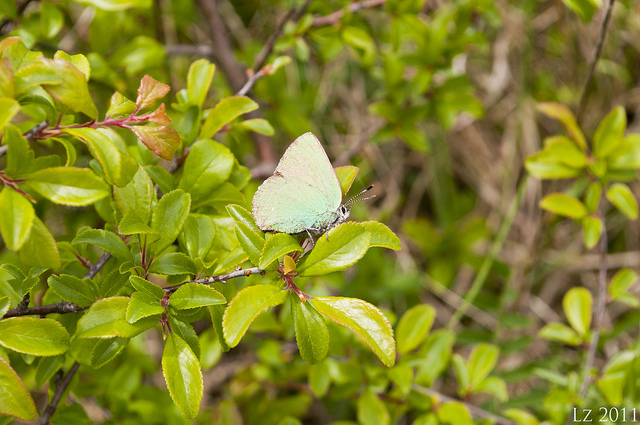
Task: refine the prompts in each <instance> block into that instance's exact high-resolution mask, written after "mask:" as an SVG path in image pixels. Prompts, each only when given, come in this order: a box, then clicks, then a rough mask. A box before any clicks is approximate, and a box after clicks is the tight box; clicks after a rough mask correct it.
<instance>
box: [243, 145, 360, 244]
mask: <svg viewBox="0 0 640 425" xmlns="http://www.w3.org/2000/svg"><path fill="white" fill-rule="evenodd" d="M372 187H373V185H371V186H369V187H368V188H366V189H365V190H363V191H362V192H360V193H359V194H357V195H356V196H354V197H353V198H351V199H350V200H349V201H347V202H346V203H344V204H343V203H342V190H341V188H340V182H339V181H338V176H337V175H336V172H335V171H334V169H333V167H332V166H331V162H329V158H328V157H327V154H326V152H325V151H324V148H323V147H322V144H320V141H319V140H318V138H317V137H316V136H314V135H313V134H312V133H305V134H303V135H302V136H300V137H298V138H297V139H296V140H294V142H293V143H292V144H291V145H290V146H289V147H288V148H287V150H286V151H285V153H284V155H283V156H282V159H280V162H279V163H278V166H277V167H276V170H275V172H274V173H273V176H271V177H269V178H268V179H267V180H265V181H264V183H262V185H261V186H260V187H259V188H258V191H257V192H256V194H255V196H254V197H253V202H252V203H251V208H252V214H253V218H254V219H255V221H256V225H257V226H258V228H259V229H260V230H263V231H267V232H280V233H288V234H292V235H294V234H301V233H304V232H306V233H307V234H308V235H309V237H310V238H311V232H313V233H324V232H326V231H327V230H330V229H331V228H333V227H335V226H337V225H339V224H340V223H342V222H344V221H345V220H346V219H347V218H348V217H349V213H350V212H351V208H350V205H351V204H352V203H353V202H355V201H357V200H360V199H358V197H359V196H360V195H362V194H363V193H364V192H366V191H367V190H369V189H371V188H372Z"/></svg>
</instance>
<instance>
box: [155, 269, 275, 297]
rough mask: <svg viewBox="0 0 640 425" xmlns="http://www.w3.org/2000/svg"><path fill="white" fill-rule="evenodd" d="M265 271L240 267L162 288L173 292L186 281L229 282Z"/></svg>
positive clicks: (262, 273)
mask: <svg viewBox="0 0 640 425" xmlns="http://www.w3.org/2000/svg"><path fill="white" fill-rule="evenodd" d="M264 273H265V271H264V270H262V269H260V268H258V267H251V268H249V269H240V268H239V269H237V270H234V271H232V272H231V273H226V274H221V275H219V276H209V277H204V278H202V279H194V280H189V281H187V282H182V283H179V284H177V285H173V286H169V287H167V288H162V289H163V290H164V292H167V293H173V292H175V291H176V290H177V289H178V288H180V287H181V286H182V285H184V284H185V283H202V284H207V283H214V282H222V283H227V280H229V279H234V278H236V277H246V276H251V275H252V274H261V275H263V276H264Z"/></svg>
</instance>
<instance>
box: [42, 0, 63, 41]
mask: <svg viewBox="0 0 640 425" xmlns="http://www.w3.org/2000/svg"><path fill="white" fill-rule="evenodd" d="M63 25H64V16H63V15H62V12H61V11H60V9H58V8H57V7H56V5H54V4H53V3H51V2H48V1H45V2H43V3H41V5H40V28H41V29H42V35H43V36H44V38H53V37H55V36H56V35H57V34H58V33H59V32H60V30H61V29H62V26H63Z"/></svg>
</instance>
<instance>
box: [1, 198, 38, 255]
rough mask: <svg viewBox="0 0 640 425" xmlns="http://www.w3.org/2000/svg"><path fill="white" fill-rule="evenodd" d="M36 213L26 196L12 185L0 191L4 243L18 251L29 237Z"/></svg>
mask: <svg viewBox="0 0 640 425" xmlns="http://www.w3.org/2000/svg"><path fill="white" fill-rule="evenodd" d="M35 215H36V213H35V210H34V209H33V205H31V202H29V201H28V200H27V199H26V198H25V197H24V196H22V195H21V194H20V193H18V192H16V191H15V190H13V189H12V188H10V187H5V188H4V189H2V190H1V191H0V233H2V238H3V239H4V243H5V244H6V245H7V248H9V249H10V250H12V251H17V250H19V249H20V248H22V246H23V245H24V243H25V242H26V241H27V238H28V237H29V233H30V232H31V226H32V225H33V218H34V217H35Z"/></svg>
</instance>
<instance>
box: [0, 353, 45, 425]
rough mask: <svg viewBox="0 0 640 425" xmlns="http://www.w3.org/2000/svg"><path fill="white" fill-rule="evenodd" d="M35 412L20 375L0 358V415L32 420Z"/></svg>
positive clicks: (33, 404)
mask: <svg viewBox="0 0 640 425" xmlns="http://www.w3.org/2000/svg"><path fill="white" fill-rule="evenodd" d="M36 413H37V411H36V405H35V403H34V402H33V399H32V398H31V395H29V392H28V391H27V389H26V388H25V387H24V384H23V383H22V381H21V380H20V377H19V376H18V374H17V373H15V372H14V370H13V369H11V366H9V364H8V363H7V362H6V361H5V360H4V359H3V358H0V415H7V416H13V417H14V418H18V419H22V420H23V421H33V420H35V419H36Z"/></svg>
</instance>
